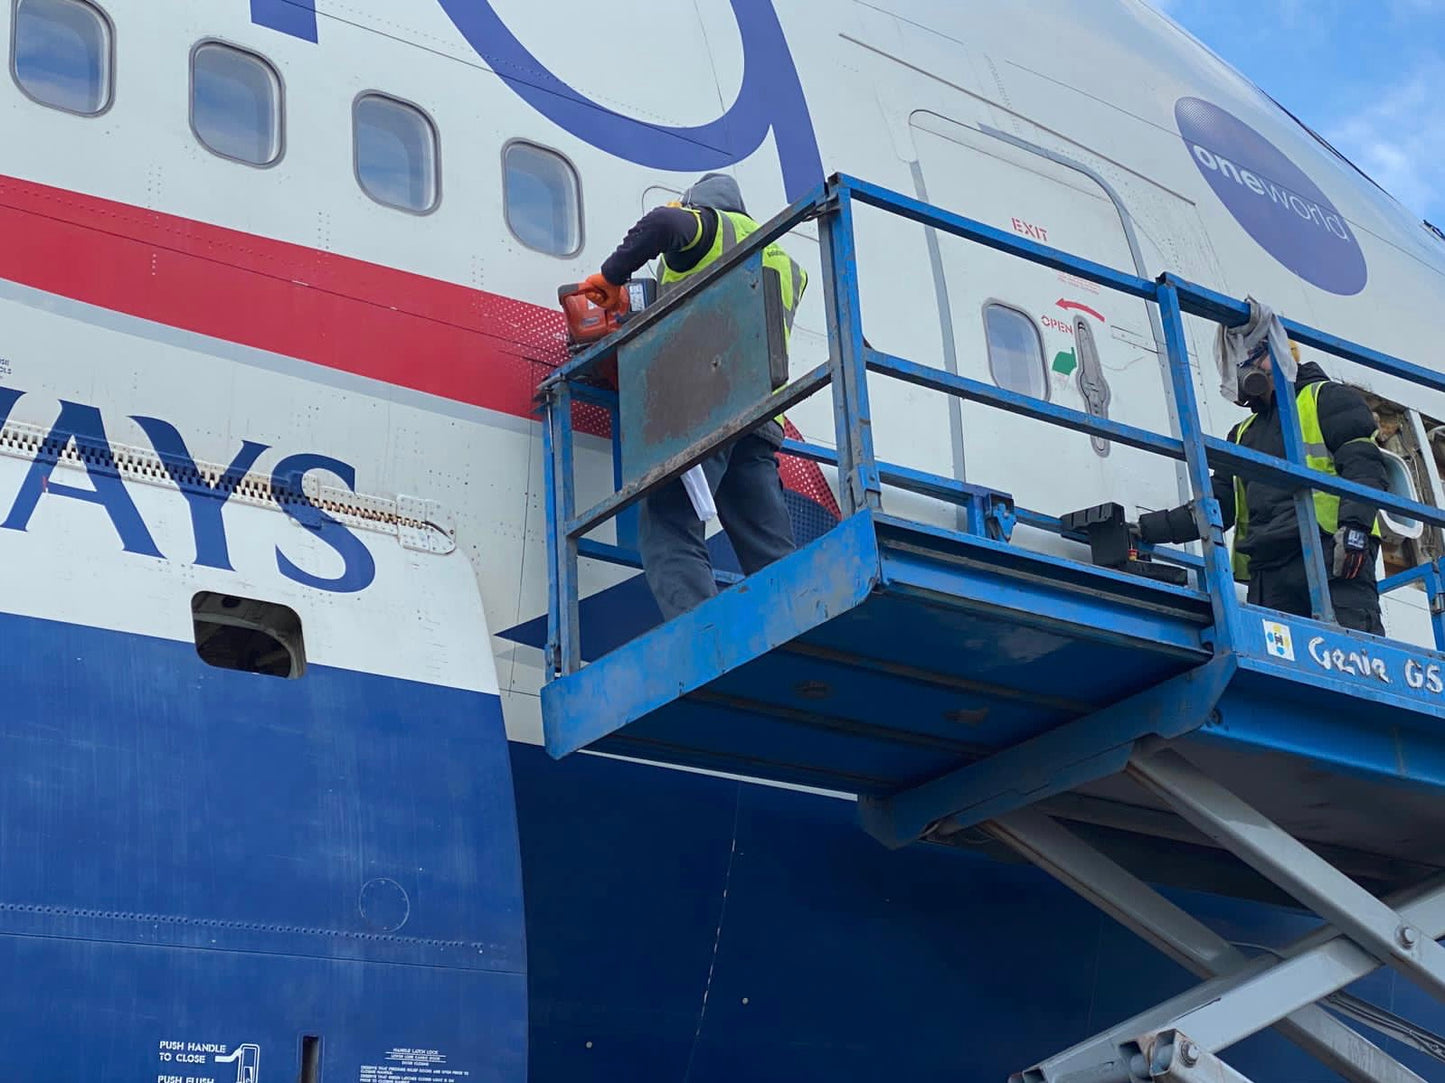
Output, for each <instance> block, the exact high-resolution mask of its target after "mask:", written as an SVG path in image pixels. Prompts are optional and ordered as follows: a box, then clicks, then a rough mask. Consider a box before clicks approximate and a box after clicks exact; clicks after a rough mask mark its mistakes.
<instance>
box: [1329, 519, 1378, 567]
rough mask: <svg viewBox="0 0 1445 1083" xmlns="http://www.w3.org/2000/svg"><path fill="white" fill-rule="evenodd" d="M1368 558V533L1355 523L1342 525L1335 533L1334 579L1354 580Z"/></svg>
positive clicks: (1369, 555)
mask: <svg viewBox="0 0 1445 1083" xmlns="http://www.w3.org/2000/svg"><path fill="white" fill-rule="evenodd" d="M1370 557H1371V554H1370V532H1369V531H1368V530H1366V529H1365V528H1364V527H1362V526H1358V525H1357V524H1355V523H1342V524H1341V525H1340V529H1339V530H1337V531H1335V559H1334V567H1333V568H1332V569H1331V573H1332V574H1333V575H1334V577H1335V578H1336V579H1354V578H1355V577H1356V576H1357V575H1359V574H1360V572H1361V570H1362V569H1363V568H1364V567H1365V564H1366V562H1368V561H1369V560H1370Z"/></svg>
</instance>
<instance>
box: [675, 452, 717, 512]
mask: <svg viewBox="0 0 1445 1083" xmlns="http://www.w3.org/2000/svg"><path fill="white" fill-rule="evenodd" d="M682 487H683V488H684V489H686V490H687V498H688V499H689V500H691V501H692V510H693V511H695V512H697V517H698V518H699V519H701V520H702V521H703V522H704V523H705V522H707V521H708V520H709V519H711V518H712V517H713V516H715V515H716V514H717V505H716V504H714V503H713V502H712V490H711V489H710V488H708V484H707V475H706V474H704V473H703V472H702V466H701V465H700V464H699V465H698V466H694V467H693V468H692V469H691V470H689V471H688V472H687V473H686V474H684V475H682Z"/></svg>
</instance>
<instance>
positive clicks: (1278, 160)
mask: <svg viewBox="0 0 1445 1083" xmlns="http://www.w3.org/2000/svg"><path fill="white" fill-rule="evenodd" d="M1174 119H1175V122H1176V123H1177V124H1178V126H1179V134H1180V135H1181V136H1182V137H1183V138H1184V144H1185V146H1186V147H1188V148H1189V154H1190V157H1192V158H1193V159H1194V164H1195V166H1197V167H1198V169H1199V172H1200V173H1201V174H1203V176H1204V179H1205V180H1206V181H1208V182H1209V187H1210V188H1212V189H1213V190H1214V194H1215V195H1217V196H1218V197H1219V198H1220V200H1221V202H1223V203H1224V205H1225V206H1226V207H1227V208H1229V213H1230V214H1232V215H1234V219H1235V221H1237V222H1238V223H1239V224H1240V225H1241V226H1243V227H1244V229H1245V232H1247V233H1248V234H1249V235H1250V236H1251V237H1253V238H1254V239H1255V241H1256V242H1257V243H1258V244H1259V245H1260V246H1261V247H1262V248H1264V250H1265V251H1266V252H1268V253H1269V254H1270V255H1271V256H1273V257H1274V258H1275V259H1277V260H1279V262H1280V263H1282V264H1284V265H1285V266H1286V267H1288V268H1289V269H1290V270H1291V271H1293V272H1294V273H1295V274H1297V275H1299V276H1300V277H1301V278H1303V279H1304V280H1305V281H1306V282H1309V283H1311V284H1312V285H1315V286H1318V287H1319V288H1320V289H1322V290H1328V291H1329V292H1330V293H1337V294H1340V295H1342V296H1349V295H1353V294H1356V293H1359V292H1360V291H1361V290H1362V289H1364V288H1365V283H1366V282H1367V281H1368V280H1369V277H1370V273H1369V269H1368V267H1367V266H1366V264H1365V253H1364V252H1363V251H1362V250H1361V248H1360V242H1359V241H1358V240H1357V239H1356V238H1355V235H1354V232H1353V231H1352V230H1351V229H1350V226H1349V223H1348V222H1346V221H1345V216H1344V215H1342V214H1341V213H1340V212H1339V211H1338V210H1337V209H1336V208H1335V205H1334V204H1333V203H1331V202H1330V199H1329V197H1328V196H1326V195H1325V194H1324V192H1322V191H1320V189H1319V186H1318V185H1316V184H1315V182H1314V181H1312V180H1310V178H1309V177H1308V176H1306V175H1305V172H1304V170H1302V169H1300V167H1299V166H1297V165H1295V164H1294V162H1292V161H1290V159H1289V158H1287V157H1286V156H1285V155H1284V153H1283V152H1282V151H1281V150H1280V149H1279V148H1278V147H1276V146H1275V145H1274V144H1273V143H1271V142H1270V141H1269V140H1268V139H1266V138H1265V137H1264V136H1262V135H1260V134H1259V132H1257V131H1255V130H1254V129H1253V128H1251V127H1250V126H1249V125H1248V124H1246V123H1244V121H1242V120H1240V119H1239V118H1238V117H1236V116H1234V114H1232V113H1230V112H1227V111H1226V110H1224V109H1221V108H1220V107H1219V106H1217V105H1215V104H1213V103H1212V102H1207V101H1203V100H1201V99H1199V98H1180V99H1179V101H1178V102H1176V103H1175V105H1174Z"/></svg>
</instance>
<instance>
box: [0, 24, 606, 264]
mask: <svg viewBox="0 0 1445 1083" xmlns="http://www.w3.org/2000/svg"><path fill="white" fill-rule="evenodd" d="M10 55H11V63H10V67H11V74H12V75H13V76H14V78H15V81H16V83H17V84H18V85H19V87H20V89H21V90H22V91H23V92H24V93H25V94H26V95H27V96H28V97H30V98H31V99H32V100H34V101H36V102H38V103H39V104H41V105H45V106H49V107H50V108H53V109H60V110H64V111H65V112H68V113H74V114H76V115H78V116H86V117H92V116H98V115H100V114H101V113H104V112H105V111H106V110H107V109H109V108H110V105H111V102H112V100H113V99H114V95H115V32H114V29H113V27H112V25H111V22H110V19H109V18H108V17H107V15H106V14H105V12H104V11H102V10H101V9H100V8H99V7H98V6H97V5H96V4H94V3H91V2H90V0H15V7H14V24H13V37H12V41H11V54H10ZM190 69H191V85H190V121H191V129H192V130H193V131H194V132H195V135H196V139H197V140H199V141H200V143H201V145H202V146H204V147H206V148H207V149H208V150H210V151H211V152H212V153H214V154H217V155H219V156H221V157H223V158H228V159H230V160H232V161H235V162H241V163H244V164H246V165H250V166H256V167H259V168H265V167H267V166H272V165H275V164H276V163H277V162H279V161H280V160H281V157H282V155H283V154H284V153H285V86H284V84H283V83H282V81H281V76H280V74H279V73H278V72H277V70H276V69H275V67H273V66H272V65H271V63H270V62H269V61H267V60H266V58H265V57H263V56H261V55H259V54H258V53H254V52H251V51H249V50H246V49H241V48H238V47H236V46H234V45H229V44H226V43H225V42H220V41H204V42H201V43H200V44H199V45H197V46H196V47H195V48H194V49H193V50H192V51H191V65H190ZM351 112H352V133H353V140H352V142H353V154H354V161H353V165H354V168H355V173H356V181H357V184H359V185H360V187H361V189H362V191H364V192H365V193H366V194H367V195H368V196H370V197H371V198H372V199H374V200H376V202H378V203H380V204H382V205H384V206H387V207H393V208H396V209H397V210H402V211H409V212H411V213H413V214H429V213H430V212H432V211H434V210H435V209H436V208H437V206H438V205H439V204H440V202H441V148H440V139H439V137H438V134H437V129H436V126H435V124H433V123H432V120H431V118H430V117H429V116H428V115H427V114H426V112H425V111H423V110H422V109H420V108H418V107H417V106H415V105H413V104H411V103H410V102H406V101H402V100H401V99H399V98H395V97H392V96H390V95H387V94H382V93H376V92H371V93H366V94H362V95H360V96H359V97H358V98H357V99H356V101H355V102H354V103H353V104H352V111H351ZM502 166H503V170H502V172H503V204H504V213H505V216H506V221H507V226H508V228H509V229H510V230H511V231H512V233H513V235H515V236H516V238H517V239H518V240H519V241H521V242H522V243H523V244H525V245H526V246H527V247H529V248H533V249H536V250H537V251H540V252H545V253H547V254H549V255H553V256H561V257H567V256H573V255H576V254H577V252H579V251H580V250H581V248H582V195H581V184H580V182H579V180H578V177H577V171H576V169H574V168H573V166H572V164H571V163H570V162H569V161H568V160H567V159H566V158H564V157H563V156H562V155H560V154H558V153H557V152H556V151H552V150H548V149H547V148H545V147H539V146H537V145H535V144H532V143H526V142H522V141H514V142H511V143H508V144H507V146H506V147H505V148H503V151H502Z"/></svg>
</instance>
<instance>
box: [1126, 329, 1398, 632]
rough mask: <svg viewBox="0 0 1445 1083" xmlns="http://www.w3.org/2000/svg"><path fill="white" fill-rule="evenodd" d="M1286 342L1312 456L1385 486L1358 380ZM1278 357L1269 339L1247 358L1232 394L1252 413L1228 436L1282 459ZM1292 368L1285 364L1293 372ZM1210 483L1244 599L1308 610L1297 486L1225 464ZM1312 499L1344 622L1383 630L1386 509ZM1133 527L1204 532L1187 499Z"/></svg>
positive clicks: (1316, 464)
mask: <svg viewBox="0 0 1445 1083" xmlns="http://www.w3.org/2000/svg"><path fill="white" fill-rule="evenodd" d="M1289 349H1290V355H1291V356H1290V360H1291V361H1293V363H1294V365H1293V366H1292V367H1295V368H1296V369H1297V371H1296V376H1295V381H1294V386H1295V392H1296V397H1295V403H1296V405H1297V406H1298V408H1299V418H1300V430H1301V432H1300V434H1301V436H1302V437H1303V440H1304V450H1305V461H1306V464H1307V465H1308V466H1309V467H1310V469H1312V470H1318V471H1320V472H1321V473H1323V474H1334V475H1336V476H1338V477H1340V478H1343V479H1344V480H1345V481H1353V482H1356V483H1358V484H1360V485H1368V486H1370V487H1371V488H1375V489H1386V488H1387V487H1388V474H1387V471H1386V465H1385V457H1384V455H1383V453H1382V452H1381V451H1380V448H1379V445H1378V444H1376V443H1375V432H1376V423H1375V415H1374V413H1373V412H1372V411H1371V410H1370V407H1369V404H1368V403H1366V402H1365V400H1364V398H1363V397H1362V396H1361V395H1360V393H1359V392H1358V391H1356V390H1355V389H1354V388H1352V387H1349V386H1347V385H1345V384H1342V383H1338V382H1336V381H1334V380H1331V379H1330V378H1329V377H1328V376H1327V375H1325V371H1324V369H1322V368H1320V366H1319V365H1316V364H1314V363H1313V362H1309V363H1307V364H1303V365H1301V364H1299V347H1298V346H1297V345H1296V344H1295V343H1293V342H1291V343H1290V344H1289ZM1271 364H1272V362H1271V360H1270V355H1269V350H1268V347H1267V345H1266V344H1265V343H1264V342H1261V343H1260V344H1259V346H1258V347H1257V348H1256V349H1254V350H1253V351H1251V352H1250V354H1249V355H1248V356H1247V357H1246V358H1245V359H1244V360H1243V361H1242V362H1241V363H1240V365H1239V367H1238V372H1237V373H1235V388H1236V394H1235V399H1234V401H1235V402H1236V403H1237V404H1238V405H1240V406H1248V407H1249V409H1250V410H1251V411H1253V412H1252V414H1251V416H1249V417H1247V418H1245V419H1244V420H1243V421H1241V422H1240V423H1239V424H1238V425H1236V426H1235V427H1234V428H1233V429H1232V430H1230V433H1229V440H1230V441H1231V442H1232V443H1235V444H1238V445H1239V446H1240V447H1247V448H1250V449H1251V450H1253V451H1258V452H1261V453H1263V454H1265V455H1273V456H1275V457H1277V458H1281V459H1283V458H1285V450H1284V435H1283V433H1282V431H1281V429H1280V413H1279V410H1278V408H1277V403H1276V402H1275V392H1274V377H1273V374H1272V372H1271V368H1270V366H1271ZM1289 367H1291V366H1289V365H1288V364H1287V367H1286V371H1288V368H1289ZM1213 488H1214V497H1215V499H1216V500H1218V501H1219V504H1220V509H1221V511H1222V512H1223V514H1224V528H1225V529H1226V530H1228V529H1229V528H1230V526H1233V527H1234V528H1235V530H1234V550H1233V561H1234V577H1235V579H1237V580H1239V581H1241V582H1245V583H1248V584H1249V588H1248V589H1249V593H1248V595H1247V600H1248V601H1249V602H1251V603H1253V604H1255V605H1261V606H1266V607H1268V608H1270V609H1279V610H1282V611H1284V612H1286V613H1295V614H1298V615H1300V616H1304V617H1307V616H1309V615H1310V595H1309V580H1308V579H1307V578H1306V575H1305V563H1304V553H1303V550H1302V549H1301V546H1300V536H1299V526H1298V521H1297V519H1296V516H1295V506H1294V497H1293V494H1292V493H1291V492H1289V491H1288V490H1286V489H1281V488H1278V487H1276V486H1274V485H1271V484H1269V483H1268V482H1264V481H1254V480H1246V479H1244V478H1237V477H1235V476H1234V475H1233V474H1232V473H1230V472H1228V471H1225V470H1216V471H1214V474H1213ZM1314 505H1315V516H1316V518H1318V519H1319V525H1320V533H1321V535H1322V536H1323V542H1324V550H1325V567H1326V569H1327V570H1328V571H1329V573H1330V575H1329V585H1330V598H1331V600H1332V602H1333V603H1334V608H1335V620H1336V621H1338V622H1339V623H1340V624H1341V625H1343V626H1344V627H1346V628H1353V629H1356V630H1357V631H1361V632H1371V633H1374V634H1375V635H1384V634H1385V628H1384V625H1383V624H1382V623H1381V621H1380V595H1379V589H1378V586H1377V584H1376V582H1375V556H1376V553H1377V552H1378V550H1379V536H1380V528H1379V523H1378V518H1377V516H1378V512H1379V508H1378V507H1377V506H1376V505H1374V504H1372V503H1370V502H1368V501H1364V500H1357V499H1355V498H1353V497H1344V498H1341V497H1338V496H1333V495H1331V494H1329V493H1322V492H1316V493H1315V494H1314ZM1136 529H1137V531H1138V534H1139V536H1140V537H1141V538H1142V539H1143V540H1144V541H1146V542H1184V541H1194V540H1195V539H1197V538H1198V537H1199V528H1198V527H1197V526H1196V525H1195V522H1194V516H1193V513H1192V511H1191V510H1190V507H1189V505H1187V504H1186V505H1184V506H1183V507H1178V508H1173V509H1171V510H1169V511H1156V512H1149V513H1147V514H1144V515H1141V516H1140V517H1139V523H1138V526H1137V528H1136Z"/></svg>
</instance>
